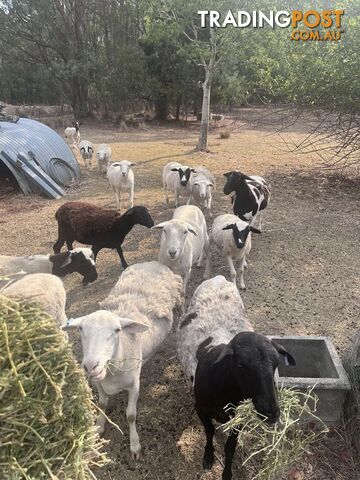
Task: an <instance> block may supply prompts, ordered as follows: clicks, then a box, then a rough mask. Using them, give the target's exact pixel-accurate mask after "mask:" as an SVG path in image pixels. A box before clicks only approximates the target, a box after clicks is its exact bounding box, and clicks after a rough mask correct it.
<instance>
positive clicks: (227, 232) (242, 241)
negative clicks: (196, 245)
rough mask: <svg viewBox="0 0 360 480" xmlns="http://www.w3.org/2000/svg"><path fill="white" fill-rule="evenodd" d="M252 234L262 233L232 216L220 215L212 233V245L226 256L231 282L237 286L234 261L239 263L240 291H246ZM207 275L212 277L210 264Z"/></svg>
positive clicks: (216, 219) (215, 221)
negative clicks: (245, 276)
mask: <svg viewBox="0 0 360 480" xmlns="http://www.w3.org/2000/svg"><path fill="white" fill-rule="evenodd" d="M251 232H254V233H261V232H260V230H258V229H257V228H254V227H252V226H249V224H248V223H247V222H244V221H243V220H240V219H239V217H237V216H236V215H232V214H224V215H219V216H218V217H216V218H215V220H214V223H213V226H212V229H211V232H210V243H214V244H215V245H216V246H217V247H218V248H219V249H220V250H221V252H223V254H224V255H225V257H226V259H227V262H228V265H229V267H230V276H231V281H232V282H233V283H235V285H236V270H235V267H234V261H238V262H240V263H239V268H238V272H239V276H240V289H241V290H245V283H244V268H246V267H247V263H246V257H247V255H249V253H250V250H251ZM207 275H208V276H210V262H209V264H208V270H207Z"/></svg>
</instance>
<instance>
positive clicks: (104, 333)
mask: <svg viewBox="0 0 360 480" xmlns="http://www.w3.org/2000/svg"><path fill="white" fill-rule="evenodd" d="M180 292H181V278H180V277H179V276H177V275H174V274H173V273H172V272H171V270H170V269H169V268H168V267H166V266H165V265H162V264H160V263H158V262H146V263H139V264H136V265H133V266H132V267H129V268H128V269H127V270H126V271H125V272H124V273H123V274H122V275H121V277H120V279H119V280H118V282H117V283H116V285H115V286H114V288H113V289H112V290H111V292H110V294H109V296H108V297H107V298H106V300H104V301H103V302H101V304H100V306H101V308H102V310H98V311H96V312H93V313H91V314H89V315H86V316H84V317H80V318H77V319H74V320H69V322H68V325H67V326H66V327H65V329H69V328H78V329H79V330H80V333H81V341H82V348H83V361H82V364H83V366H84V369H85V370H86V372H87V374H88V376H89V377H90V379H91V380H92V381H93V382H94V383H95V385H96V387H97V389H98V392H99V402H100V407H101V408H102V409H103V410H104V409H105V408H106V406H107V403H108V399H109V395H115V394H116V393H118V392H120V390H127V391H128V394H129V396H128V405H127V409H126V416H127V420H128V423H129V428H130V452H131V455H132V456H133V457H134V458H135V459H138V458H140V454H141V445H140V439H139V435H138V433H137V430H136V423H135V422H136V406H137V400H138V396H139V388H140V373H141V368H142V365H143V364H144V363H145V362H146V361H147V360H148V359H149V358H150V357H151V356H152V355H153V354H154V352H155V351H156V350H157V348H158V347H159V346H160V344H161V343H162V342H163V341H164V339H165V337H166V336H167V334H168V333H169V332H170V330H171V327H172V323H173V310H174V308H175V307H176V306H180V305H181V300H180V297H181V295H180ZM97 426H98V430H99V433H102V432H103V431H104V427H105V417H104V416H103V415H100V416H99V418H98V420H97Z"/></svg>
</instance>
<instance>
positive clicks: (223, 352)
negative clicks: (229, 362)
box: [214, 345, 234, 364]
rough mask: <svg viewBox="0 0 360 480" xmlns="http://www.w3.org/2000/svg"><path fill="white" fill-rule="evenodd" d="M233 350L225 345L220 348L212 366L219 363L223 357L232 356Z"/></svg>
mask: <svg viewBox="0 0 360 480" xmlns="http://www.w3.org/2000/svg"><path fill="white" fill-rule="evenodd" d="M233 354H234V350H233V348H232V346H231V345H225V346H224V347H222V348H221V351H220V354H219V356H218V357H217V359H216V360H215V362H214V364H216V363H219V362H221V360H222V359H223V358H225V357H228V356H229V355H233Z"/></svg>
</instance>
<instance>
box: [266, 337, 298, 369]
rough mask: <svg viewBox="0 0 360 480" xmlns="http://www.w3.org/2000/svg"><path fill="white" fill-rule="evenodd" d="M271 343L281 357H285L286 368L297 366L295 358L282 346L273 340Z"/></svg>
mask: <svg viewBox="0 0 360 480" xmlns="http://www.w3.org/2000/svg"><path fill="white" fill-rule="evenodd" d="M271 343H272V345H273V347H274V348H275V350H277V351H278V353H280V355H282V356H283V357H284V360H285V365H286V366H289V365H296V361H295V358H294V357H293V356H292V355H291V353H289V352H288V351H287V350H286V349H285V348H284V347H283V346H282V345H280V344H279V343H277V342H275V341H274V340H271Z"/></svg>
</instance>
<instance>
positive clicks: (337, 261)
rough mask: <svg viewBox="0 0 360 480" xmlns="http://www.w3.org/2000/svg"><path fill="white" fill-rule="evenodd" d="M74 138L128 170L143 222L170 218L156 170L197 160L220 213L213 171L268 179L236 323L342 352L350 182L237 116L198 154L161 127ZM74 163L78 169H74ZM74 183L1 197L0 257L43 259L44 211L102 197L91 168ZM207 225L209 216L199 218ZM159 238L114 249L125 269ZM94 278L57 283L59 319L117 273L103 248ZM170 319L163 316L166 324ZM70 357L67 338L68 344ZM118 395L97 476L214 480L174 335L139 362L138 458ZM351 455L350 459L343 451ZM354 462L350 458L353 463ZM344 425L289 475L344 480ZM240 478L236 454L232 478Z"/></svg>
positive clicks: (351, 306) (351, 262)
mask: <svg viewBox="0 0 360 480" xmlns="http://www.w3.org/2000/svg"><path fill="white" fill-rule="evenodd" d="M302 134H303V130H302V127H301V125H294V126H293V127H292V129H291V130H289V131H287V132H284V133H283V134H282V135H283V137H285V138H286V139H287V140H290V139H292V140H294V141H296V140H297V139H299V138H300V137H301V135H302ZM81 135H82V138H83V139H88V140H92V141H94V142H95V143H103V142H109V143H111V147H112V150H113V160H121V159H128V160H132V161H134V162H136V163H137V165H136V167H135V168H134V171H135V180H136V191H135V204H140V205H145V206H147V207H148V208H149V210H150V212H151V214H152V216H153V218H154V221H155V222H156V223H157V222H161V221H164V220H167V219H170V218H171V215H172V213H173V209H172V208H171V209H167V208H166V207H165V205H164V197H163V192H162V184H161V170H162V166H163V165H165V164H166V163H167V162H168V161H171V160H173V161H179V162H181V163H183V164H188V165H192V166H196V165H205V166H207V167H208V168H209V169H210V170H211V171H212V172H213V173H214V174H215V176H216V182H217V188H216V190H215V192H214V202H213V213H214V215H217V214H220V213H226V212H229V211H230V204H229V198H228V197H226V196H225V195H224V194H223V193H222V187H223V177H222V173H224V172H226V171H229V170H231V169H239V170H242V171H244V172H246V173H248V174H259V175H263V176H265V177H266V179H267V180H268V181H269V182H270V183H271V187H272V199H271V202H270V205H269V207H268V209H267V211H266V212H265V214H264V216H263V219H264V222H263V233H262V235H257V236H255V235H254V236H253V250H252V252H251V255H250V265H249V269H248V271H247V272H246V274H245V283H246V286H247V290H246V292H244V293H243V294H242V296H243V299H244V303H245V306H246V309H247V314H248V317H249V318H250V319H251V321H252V322H253V324H254V326H255V329H256V330H257V331H259V332H261V333H264V334H280V335H281V334H302V335H328V336H330V337H331V338H332V340H333V342H334V343H335V345H336V347H337V349H338V351H339V352H340V354H341V356H342V357H345V356H346V354H347V353H348V351H349V348H351V342H352V339H353V336H354V334H355V332H356V330H357V329H358V328H359V304H360V280H359V271H360V256H359V243H358V242H359V234H360V216H359V213H358V212H359V200H360V189H359V182H358V181H357V182H356V181H354V180H352V179H351V178H343V177H338V176H329V175H326V174H325V173H324V172H323V171H322V170H319V169H317V168H316V165H315V162H314V160H313V159H312V158H311V157H310V156H296V155H294V154H290V153H286V152H285V151H284V144H283V142H282V140H281V139H280V138H279V137H278V136H277V135H276V134H275V132H274V131H272V127H271V122H270V123H269V125H268V126H267V127H264V126H261V127H250V125H248V124H247V122H246V118H245V119H244V120H243V122H242V124H241V128H240V129H238V130H237V131H236V132H234V133H232V135H231V137H230V138H229V139H227V140H220V139H219V138H218V133H217V132H214V133H212V135H211V136H210V153H202V154H199V153H194V152H193V147H194V145H195V144H196V132H195V131H194V130H193V129H191V128H189V129H186V128H178V127H172V126H166V127H164V126H163V127H151V128H148V129H147V130H144V131H141V132H139V131H133V132H132V131H130V132H117V131H116V130H114V129H111V128H103V127H100V126H98V125H94V124H91V125H88V126H87V125H86V122H85V125H84V126H82V127H81ZM81 165H82V164H81ZM82 173H83V175H82V177H81V179H80V181H79V182H77V184H76V185H74V186H73V187H71V188H70V189H69V190H68V195H67V196H66V198H63V199H61V200H59V201H50V200H46V199H42V198H40V197H36V196H34V197H30V198H29V197H27V198H25V197H23V196H21V195H20V194H19V195H11V196H7V197H6V198H4V197H2V198H1V201H0V252H1V253H2V254H11V255H24V254H30V253H44V252H51V250H52V244H53V243H54V241H55V239H56V233H57V228H56V227H57V225H56V222H55V219H54V213H55V211H56V210H57V208H58V207H59V206H60V205H61V204H62V203H64V202H65V201H67V200H75V199H81V200H83V201H89V202H92V203H94V204H97V205H101V206H105V207H110V208H111V207H114V206H115V204H114V200H113V197H112V194H111V192H110V190H109V187H108V184H107V181H106V179H105V177H104V176H100V175H99V174H98V172H97V170H96V168H95V166H93V167H92V169H91V170H86V169H85V168H84V166H83V165H82ZM207 220H208V224H209V225H210V224H211V219H209V218H208V219H207ZM159 237H160V234H159V233H158V232H155V231H154V232H152V231H149V230H147V229H145V228H144V227H140V226H136V227H135V228H134V229H133V231H132V232H131V233H130V234H129V236H128V237H127V239H126V240H125V243H124V254H125V258H126V259H127V261H128V263H129V264H134V263H137V262H142V261H147V260H151V259H156V258H157V252H158V244H159ZM212 253H213V274H214V275H215V274H219V273H221V274H223V275H225V276H226V277H227V278H229V271H228V268H227V267H226V266H225V262H224V259H223V258H222V257H221V255H220V254H219V252H216V251H213V252H212ZM97 266H98V272H99V279H98V280H97V281H96V282H95V283H93V284H90V285H89V286H88V287H86V288H85V289H84V288H83V287H82V284H81V281H80V278H79V277H78V276H76V275H73V276H71V277H69V278H66V280H65V286H66V289H67V292H68V297H67V298H68V300H67V313H68V316H69V317H72V316H79V315H83V314H86V313H89V312H91V311H94V310H96V309H97V307H98V302H99V301H100V300H102V299H104V298H105V296H106V295H107V293H108V291H109V289H110V288H111V287H112V286H113V285H114V283H115V282H116V281H117V279H118V277H119V274H120V273H121V269H120V265H119V260H118V257H117V254H116V252H115V251H106V250H103V251H102V252H101V253H100V255H99V257H98V262H97ZM202 274H203V270H202V269H200V270H198V269H194V271H193V273H192V277H191V281H190V283H189V285H188V290H187V292H188V295H187V301H188V300H189V298H190V296H191V294H192V293H193V291H194V289H195V288H196V286H197V285H199V283H200V282H201V279H202ZM176 321H177V319H175V323H176ZM74 345H75V350H76V352H77V354H79V345H78V340H77V339H74ZM125 408H126V398H125V394H119V395H117V396H115V397H113V398H112V401H111V406H110V413H109V415H110V417H111V418H112V420H113V421H115V422H117V423H118V424H119V425H120V427H121V428H122V430H123V432H124V435H121V433H120V432H118V431H117V430H116V429H115V428H113V427H111V426H108V427H107V430H106V434H105V437H106V438H107V439H109V440H110V442H109V444H108V447H107V450H108V453H109V456H110V458H111V459H112V460H113V463H112V464H111V465H109V466H107V467H105V468H103V469H102V470H101V471H98V472H96V476H97V478H99V479H100V480H120V479H121V480H125V479H126V480H145V479H146V480H160V479H161V480H194V479H201V480H215V479H219V478H221V470H222V467H221V461H222V457H223V437H222V435H221V434H220V432H218V433H217V448H216V454H217V459H218V460H217V462H216V464H215V466H214V468H213V470H212V471H211V472H208V473H204V472H203V471H202V467H201V458H202V452H203V447H204V434H203V431H202V428H201V427H200V424H199V421H198V419H197V417H196V414H195V413H194V412H193V400H192V398H191V395H190V393H189V391H188V390H187V388H186V385H185V383H184V381H183V378H182V375H181V369H180V366H179V363H178V362H177V360H176V356H175V348H174V334H171V335H170V336H169V337H168V339H167V341H166V342H165V343H164V345H163V346H162V347H161V349H160V350H159V351H158V352H157V353H156V354H155V356H154V357H153V358H152V360H151V361H149V363H148V364H147V365H146V366H145V367H144V369H143V372H142V377H141V393H140V399H139V403H138V421H137V425H138V432H139V435H140V439H141V442H142V446H143V450H144V457H143V460H142V461H141V462H138V463H136V462H134V461H133V460H132V459H131V457H130V454H129V449H128V441H129V437H128V427H127V423H126V418H125V414H124V412H125ZM355 457H356V456H355ZM355 460H356V459H355ZM355 460H354V456H353V452H352V451H351V449H350V448H349V444H348V441H347V437H346V435H345V433H344V430H342V429H340V430H333V431H332V432H331V433H330V434H329V436H328V438H327V439H326V440H324V441H323V442H322V444H321V445H319V446H318V447H317V448H315V449H313V450H312V451H311V452H309V454H308V455H307V456H306V458H305V459H304V461H303V462H301V463H300V464H299V465H297V466H296V467H295V469H292V470H291V472H290V473H289V475H288V477H287V478H289V479H290V480H302V479H316V480H325V479H326V480H330V479H331V480H333V479H335V480H340V479H341V480H345V479H346V480H353V479H354V480H355V479H358V478H360V473H358V472H359V471H360V470H358V467H357V466H356V464H355ZM240 478H246V477H245V476H244V470H242V467H241V462H240V459H239V455H237V456H236V460H235V462H234V479H235V480H236V479H240Z"/></svg>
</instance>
